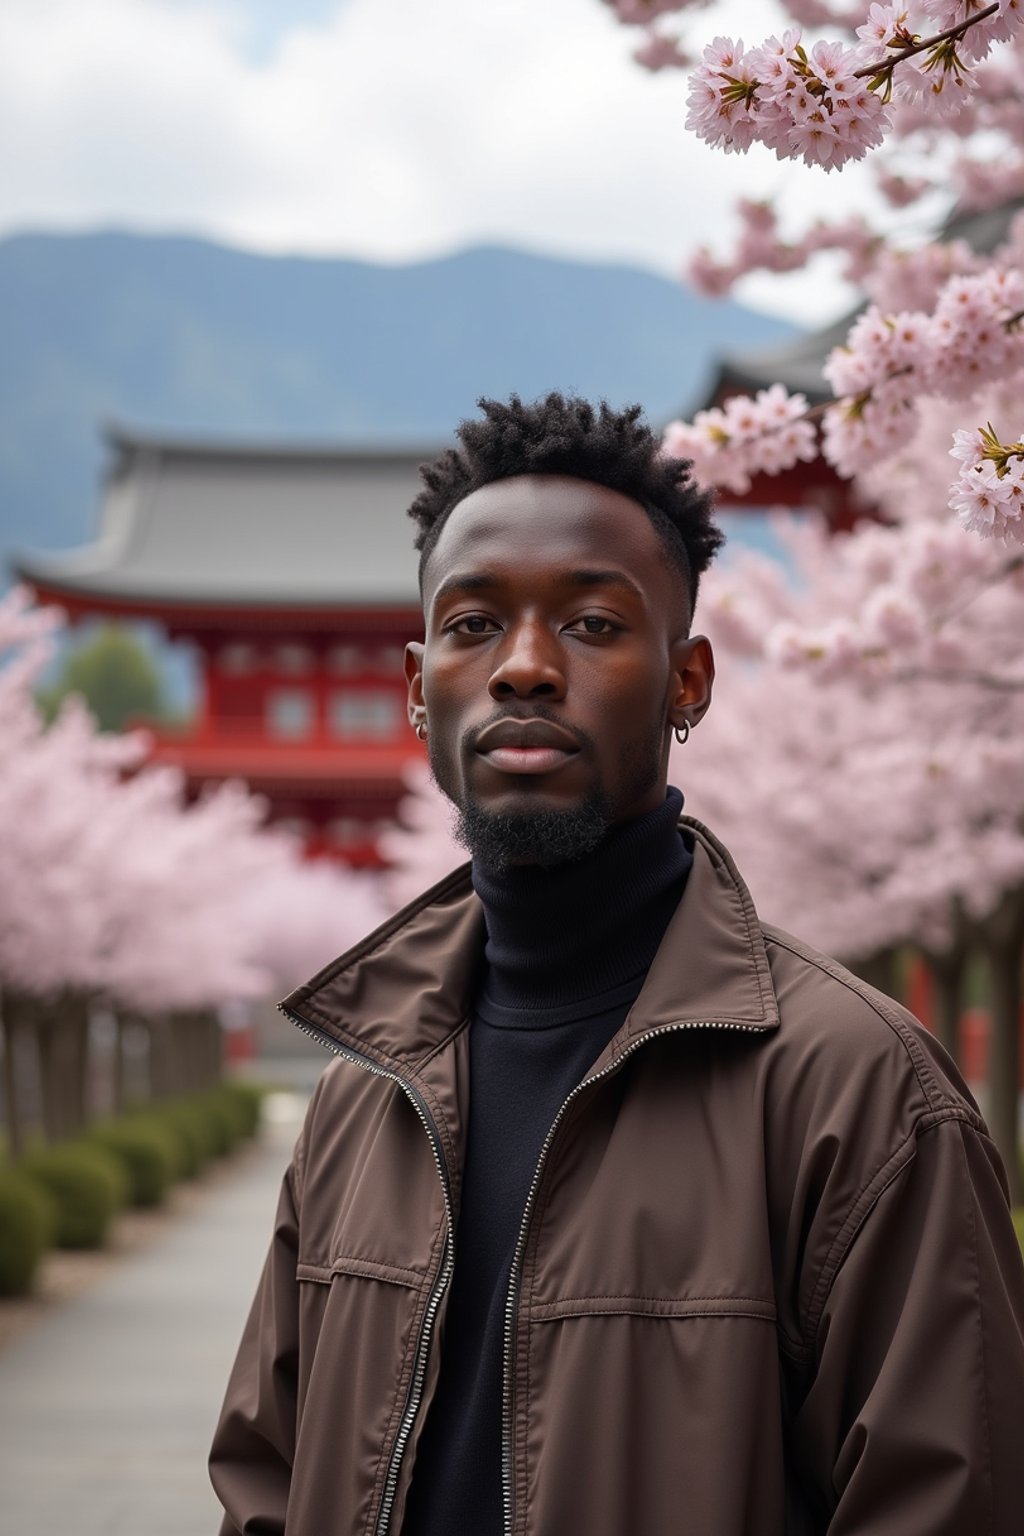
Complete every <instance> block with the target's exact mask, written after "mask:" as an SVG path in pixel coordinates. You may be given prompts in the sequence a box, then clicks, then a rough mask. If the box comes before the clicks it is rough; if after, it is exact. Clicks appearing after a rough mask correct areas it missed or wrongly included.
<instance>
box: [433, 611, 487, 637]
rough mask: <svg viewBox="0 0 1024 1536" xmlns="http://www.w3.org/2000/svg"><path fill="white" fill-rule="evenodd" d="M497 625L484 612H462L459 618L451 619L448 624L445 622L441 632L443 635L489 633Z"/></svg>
mask: <svg viewBox="0 0 1024 1536" xmlns="http://www.w3.org/2000/svg"><path fill="white" fill-rule="evenodd" d="M496 627H497V626H496V625H495V623H494V620H493V619H489V618H488V617H487V615H486V614H485V613H464V614H463V615H462V617H461V619H453V620H452V621H451V623H450V624H445V625H444V626H443V628H442V633H443V634H445V635H489V634H490V633H491V632H492V630H493V629H495V628H496Z"/></svg>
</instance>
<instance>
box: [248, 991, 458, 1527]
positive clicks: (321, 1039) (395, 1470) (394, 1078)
mask: <svg viewBox="0 0 1024 1536" xmlns="http://www.w3.org/2000/svg"><path fill="white" fill-rule="evenodd" d="M278 1008H279V1010H280V1012H281V1013H283V1014H284V1016H285V1018H286V1019H290V1020H291V1022H292V1023H293V1024H294V1025H295V1027H296V1029H300V1030H301V1031H302V1033H303V1034H304V1035H309V1037H310V1039H312V1040H316V1041H317V1042H318V1043H319V1044H320V1045H323V1046H326V1048H327V1049H328V1050H329V1051H332V1052H333V1053H334V1055H335V1056H343V1057H345V1059H346V1060H348V1061H352V1062H354V1063H355V1064H356V1066H358V1067H362V1068H363V1070H364V1071H365V1072H372V1073H373V1074H374V1076H375V1077H386V1078H388V1079H389V1080H390V1081H391V1082H393V1083H397V1084H398V1086H399V1087H400V1088H401V1090H402V1092H403V1093H404V1094H405V1096H406V1098H407V1099H408V1100H409V1102H410V1104H411V1105H412V1107H413V1109H415V1111H416V1113H417V1115H418V1116H419V1118H420V1120H421V1121H422V1122H423V1127H424V1129H425V1130H426V1132H427V1135H428V1136H429V1138H430V1148H431V1151H432V1152H433V1154H434V1162H435V1164H436V1166H437V1171H438V1174H439V1176H440V1179H441V1189H442V1192H443V1194H444V1209H445V1216H446V1218H447V1222H448V1231H447V1234H446V1236H445V1241H444V1249H443V1251H442V1254H441V1263H440V1266H439V1268H438V1272H437V1278H436V1279H435V1281H434V1286H433V1289H432V1290H431V1293H430V1297H429V1300H428V1301H427V1307H426V1311H425V1312H424V1314H423V1322H422V1325H421V1327H420V1336H419V1339H418V1340H417V1343H416V1357H415V1361H414V1363H413V1371H412V1380H411V1381H410V1383H409V1394H408V1396H407V1398H406V1400H405V1411H404V1413H403V1414H402V1420H401V1423H400V1424H399V1426H398V1434H397V1435H396V1436H395V1443H394V1446H393V1447H392V1451H391V1460H390V1462H389V1463H388V1474H387V1477H386V1478H385V1479H384V1491H383V1493H382V1494H381V1499H380V1508H379V1509H378V1511H377V1522H376V1524H375V1526H374V1528H373V1529H374V1536H387V1530H388V1526H389V1525H390V1523H391V1510H392V1507H393V1505H394V1502H395V1491H396V1489H397V1488H398V1474H399V1470H400V1468H401V1465H402V1457H403V1456H404V1454H405V1447H406V1445H407V1444H408V1441H409V1436H410V1434H411V1433H412V1427H413V1424H414V1423H415V1422H416V1414H417V1413H418V1411H419V1406H420V1402H421V1400H422V1398H423V1382H424V1378H425V1376H426V1371H427V1354H428V1351H429V1349H430V1335H431V1333H432V1332H433V1328H434V1320H435V1318H436V1317H437V1311H438V1308H439V1307H440V1305H441V1299H442V1297H443V1296H444V1293H445V1291H446V1290H447V1288H448V1282H449V1280H450V1279H451V1276H452V1269H453V1268H454V1264H455V1249H454V1241H453V1239H454V1232H455V1223H454V1220H453V1217H452V1203H451V1186H450V1181H449V1176H448V1166H447V1164H446V1163H445V1160H444V1152H443V1150H442V1147H441V1138H440V1136H439V1135H438V1131H437V1126H436V1125H435V1124H434V1121H433V1119H432V1118H431V1115H430V1111H429V1110H428V1109H427V1107H426V1105H425V1104H424V1103H423V1101H422V1099H421V1098H420V1096H419V1094H418V1093H417V1092H416V1090H415V1088H413V1087H412V1085H411V1084H410V1083H407V1082H406V1080H405V1078H404V1077H400V1076H399V1074H398V1073H397V1072H389V1071H388V1069H387V1068H386V1067H381V1066H378V1064H377V1062H375V1061H371V1060H370V1058H369V1057H368V1056H362V1055H360V1053H359V1052H358V1051H354V1050H352V1049H351V1047H349V1046H346V1045H339V1043H338V1042H337V1040H334V1039H333V1038H332V1037H331V1036H330V1035H328V1034H325V1033H324V1031H323V1030H320V1029H317V1028H316V1026H315V1025H313V1024H309V1023H307V1022H306V1020H305V1019H303V1018H300V1017H299V1015H298V1014H295V1013H292V1012H291V1010H290V1009H288V1008H285V1007H283V1006H282V1005H281V1004H278Z"/></svg>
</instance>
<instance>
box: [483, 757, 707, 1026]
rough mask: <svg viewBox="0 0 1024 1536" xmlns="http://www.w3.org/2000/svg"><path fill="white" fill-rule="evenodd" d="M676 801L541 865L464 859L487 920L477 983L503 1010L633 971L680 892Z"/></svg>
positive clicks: (544, 1004) (615, 981)
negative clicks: (481, 978) (498, 866)
mask: <svg viewBox="0 0 1024 1536" xmlns="http://www.w3.org/2000/svg"><path fill="white" fill-rule="evenodd" d="M682 808H683V797H682V795H681V793H680V792H679V790H678V789H675V788H673V787H672V786H670V787H669V789H668V791H667V793H666V796H665V799H664V801H663V802H662V804H661V805H660V806H658V807H657V808H656V809H655V810H653V811H648V812H647V814H646V815H644V816H639V817H637V818H636V819H635V820H634V821H627V822H623V823H621V824H620V825H618V826H615V827H613V828H612V829H611V831H610V832H609V833H608V836H607V837H606V838H605V839H604V840H603V842H602V843H601V844H600V845H599V847H598V848H596V849H595V851H594V852H593V853H591V854H588V855H587V856H586V857H585V858H582V859H576V860H573V861H572V862H571V863H568V864H558V865H555V866H554V867H552V868H550V869H540V868H538V867H536V866H533V865H531V866H526V867H524V868H514V869H508V870H502V871H501V872H500V873H498V872H496V871H495V870H493V869H486V868H483V867H482V866H481V865H480V864H479V863H478V862H476V861H474V863H473V886H474V889H475V890H476V893H477V895H478V896H479V897H480V900H481V902H482V903H483V907H484V914H485V917H486V920H487V946H486V958H487V964H488V971H487V976H486V980H485V983H484V992H485V995H486V997H487V999H488V1000H489V1001H490V1002H492V1003H494V1004H497V1005H498V1006H500V1007H503V1008H517V1009H550V1008H560V1007H564V1006H565V1005H567V1004H571V1003H578V1002H580V1001H583V1000H584V999H587V998H597V997H600V996H601V994H603V993H606V992H609V991H611V990H613V989H615V988H620V987H622V985H623V984H624V983H626V982H628V981H630V980H632V979H633V978H635V977H642V976H643V974H644V973H645V972H646V971H647V969H648V968H649V966H650V964H651V961H652V960H653V959H654V955H655V952H656V951H657V948H658V945H659V944H660V943H661V939H662V936H663V934H664V931H665V928H666V927H667V926H668V922H669V919H670V917H671V916H672V913H673V912H674V911H675V908H676V906H677V905H678V902H679V897H680V895H681V894H682V887H683V883H684V881H685V879H686V876H687V874H688V872H689V869H690V865H691V863H692V859H691V856H690V853H689V851H688V849H687V847H686V845H685V843H684V842H683V839H682V836H681V834H680V832H679V828H678V825H677V823H678V821H679V816H680V813H681V811H682Z"/></svg>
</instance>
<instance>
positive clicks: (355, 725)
mask: <svg viewBox="0 0 1024 1536" xmlns="http://www.w3.org/2000/svg"><path fill="white" fill-rule="evenodd" d="M327 718H328V725H329V729H330V733H331V735H332V736H334V737H336V738H337V739H338V740H339V741H392V740H394V738H395V737H396V736H397V735H398V732H399V730H400V728H401V724H402V719H403V710H402V700H401V699H400V698H399V696H398V694H397V693H396V692H395V691H394V690H393V689H389V688H361V689H351V688H349V689H345V690H344V691H341V690H338V691H337V692H335V693H332V694H331V697H330V701H329V705H328V714H327Z"/></svg>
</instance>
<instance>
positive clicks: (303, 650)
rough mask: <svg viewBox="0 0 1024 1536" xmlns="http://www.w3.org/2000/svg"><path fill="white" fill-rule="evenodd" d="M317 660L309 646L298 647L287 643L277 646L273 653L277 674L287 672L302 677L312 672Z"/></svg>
mask: <svg viewBox="0 0 1024 1536" xmlns="http://www.w3.org/2000/svg"><path fill="white" fill-rule="evenodd" d="M315 661H316V658H315V657H314V655H313V651H312V650H311V648H310V647H309V646H308V645H297V644H294V643H292V642H288V641H285V642H283V643H282V644H281V645H275V647H274V651H273V665H274V670H275V672H287V673H290V674H293V675H300V674H302V673H305V672H312V670H313V667H314V665H315Z"/></svg>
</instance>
